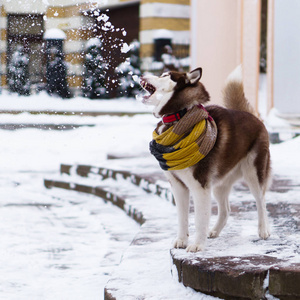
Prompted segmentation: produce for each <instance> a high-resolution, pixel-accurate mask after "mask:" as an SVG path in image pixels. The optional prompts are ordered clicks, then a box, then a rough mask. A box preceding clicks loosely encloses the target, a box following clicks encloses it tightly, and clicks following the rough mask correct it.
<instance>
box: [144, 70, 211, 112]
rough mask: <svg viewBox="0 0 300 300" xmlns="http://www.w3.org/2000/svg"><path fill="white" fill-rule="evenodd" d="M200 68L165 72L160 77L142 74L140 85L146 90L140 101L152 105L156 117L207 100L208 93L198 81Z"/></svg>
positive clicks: (188, 107) (200, 73)
mask: <svg viewBox="0 0 300 300" xmlns="http://www.w3.org/2000/svg"><path fill="white" fill-rule="evenodd" d="M201 76H202V69H201V68H197V69H195V70H193V71H191V72H189V73H182V72H175V71H171V72H167V73H163V74H162V75H161V76H160V77H157V76H153V75H146V76H143V77H142V78H141V80H140V85H141V86H142V88H143V89H144V90H145V91H146V94H145V95H144V96H143V98H142V102H143V103H144V104H147V105H153V106H154V110H153V113H154V115H155V116H156V117H158V118H159V117H162V116H163V115H167V114H171V113H175V112H177V111H179V110H181V109H184V108H187V109H190V108H192V107H193V106H195V105H198V104H203V103H205V102H207V101H209V94H208V93H207V91H206V89H205V88H204V86H203V84H202V83H200V82H199V80H200V78H201Z"/></svg>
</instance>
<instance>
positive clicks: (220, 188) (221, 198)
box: [209, 166, 242, 238]
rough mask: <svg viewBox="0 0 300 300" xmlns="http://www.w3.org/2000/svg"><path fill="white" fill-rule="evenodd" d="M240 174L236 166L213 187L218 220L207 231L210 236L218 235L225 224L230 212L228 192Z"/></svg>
mask: <svg viewBox="0 0 300 300" xmlns="http://www.w3.org/2000/svg"><path fill="white" fill-rule="evenodd" d="M241 176H242V173H241V170H240V168H239V166H237V167H236V169H235V170H233V171H232V172H231V173H230V174H228V175H227V176H226V177H225V178H224V179H223V180H222V181H221V183H220V184H218V185H217V186H215V187H214V189H213V193H214V196H215V199H216V200H217V202H218V220H217V223H216V224H215V226H214V227H213V229H212V230H211V231H210V233H209V237H210V238H216V237H218V236H219V234H220V232H221V231H222V229H223V228H224V226H225V225H226V223H227V220H228V217H229V213H230V204H229V194H230V191H231V187H232V185H233V184H234V182H235V181H236V180H238V179H239V178H240V177H241Z"/></svg>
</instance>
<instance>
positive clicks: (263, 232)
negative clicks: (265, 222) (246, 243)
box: [258, 227, 271, 240]
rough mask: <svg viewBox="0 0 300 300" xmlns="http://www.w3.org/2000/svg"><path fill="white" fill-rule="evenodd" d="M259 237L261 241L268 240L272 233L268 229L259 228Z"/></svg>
mask: <svg viewBox="0 0 300 300" xmlns="http://www.w3.org/2000/svg"><path fill="white" fill-rule="evenodd" d="M258 235H259V237H260V238H261V239H263V240H266V239H267V238H268V237H269V236H270V235H271V233H270V230H269V228H268V227H266V228H259V230H258Z"/></svg>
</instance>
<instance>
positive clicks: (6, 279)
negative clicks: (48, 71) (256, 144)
mask: <svg viewBox="0 0 300 300" xmlns="http://www.w3.org/2000/svg"><path fill="white" fill-rule="evenodd" d="M1 110H2V111H3V110H17V111H25V110H41V111H44V110H52V111H64V110H66V111H72V110H73V111H82V112H84V111H110V112H112V111H119V112H122V111H127V112H130V111H139V112H142V111H149V109H148V108H144V107H143V106H142V105H141V104H140V103H138V102H136V101H135V100H125V99H123V100H112V101H91V100H87V99H83V98H76V99H71V100H61V99H57V98H50V97H49V96H47V95H46V94H43V93H42V94H39V95H33V96H30V97H18V96H14V95H8V94H7V93H6V92H3V93H2V95H0V111H1ZM0 116H1V121H0V123H1V124H4V123H11V124H13V123H18V124H24V123H25V124H26V123H27V124H32V123H41V124H43V123H47V124H66V123H72V124H94V125H95V126H93V127H80V128H78V129H74V130H66V131H56V130H48V131H46V130H40V129H32V128H31V129H26V128H25V129H20V130H15V131H8V130H0V140H1V147H0V220H1V221H0V232H1V243H0V253H1V256H0V265H1V268H0V276H1V281H0V299H54V298H55V299H101V298H102V297H103V287H104V285H105V283H106V281H107V280H108V278H109V276H110V274H111V272H112V271H113V268H114V266H115V265H116V264H118V262H119V261H120V258H121V255H122V253H123V251H124V250H125V249H126V247H128V245H129V243H130V242H131V240H132V239H133V237H134V236H135V234H136V233H137V232H138V230H139V227H138V225H136V224H135V223H134V222H133V221H132V220H131V219H129V218H128V217H127V216H126V215H125V214H124V213H123V212H122V211H119V210H118V209H117V208H115V207H113V206H111V205H109V204H105V203H104V202H102V201H101V200H100V199H99V198H95V197H93V196H89V195H82V194H77V193H71V192H67V191H62V190H47V189H45V188H44V186H43V179H44V178H45V177H47V176H49V175H51V174H55V173H56V172H57V171H58V169H59V165H60V163H68V164H77V163H80V164H91V165H96V166H101V165H103V164H105V165H107V163H108V162H107V154H111V153H113V154H116V155H124V154H125V155H131V154H136V155H140V156H142V155H143V154H144V153H147V152H148V143H149V140H150V139H151V134H152V130H153V128H154V126H155V124H156V121H157V120H155V118H154V117H153V116H152V115H151V114H144V115H141V114H138V115H136V116H133V117H129V116H121V117H117V116H98V117H89V116H84V117H80V116H72V115H71V116H59V115H32V114H29V113H26V112H24V113H21V114H18V115H13V114H1V115H0ZM299 150H300V137H298V138H295V139H293V140H289V141H286V142H284V143H282V144H278V145H271V154H272V161H273V172H274V174H275V175H278V176H280V177H284V178H287V179H291V180H293V181H295V182H297V183H300V173H299V170H300V159H299ZM145 159H146V158H145ZM154 163H155V162H154ZM114 164H116V162H114ZM133 167H134V166H133ZM298 192H299V191H298ZM272 198H273V196H272V195H271V196H269V197H267V201H269V202H270V201H273V200H272ZM298 199H299V198H298V195H297V192H293V191H290V192H289V194H288V197H287V200H289V201H294V202H297V203H299V200H298ZM281 200H282V197H281ZM116 220H117V221H116ZM165 280H166V283H165V285H163V284H162V285H161V286H162V287H164V288H165V286H171V283H170V282H172V284H174V281H173V279H172V278H171V276H170V278H169V277H168V278H165ZM182 288H184V287H182ZM188 292H189V293H190V294H189V295H192V294H193V293H192V292H191V291H190V290H189V291H188ZM199 297H200V295H199ZM200 299H201V298H200Z"/></svg>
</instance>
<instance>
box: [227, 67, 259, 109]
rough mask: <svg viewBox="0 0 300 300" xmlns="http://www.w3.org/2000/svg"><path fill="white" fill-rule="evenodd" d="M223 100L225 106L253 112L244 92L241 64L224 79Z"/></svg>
mask: <svg viewBox="0 0 300 300" xmlns="http://www.w3.org/2000/svg"><path fill="white" fill-rule="evenodd" d="M223 100H224V105H225V107H227V108H229V109H235V110H240V111H246V112H249V113H251V114H255V111H254V109H253V108H252V106H251V105H250V103H249V102H248V100H247V99H246V97H245V94H244V86H243V75H242V66H241V65H239V66H238V67H237V68H236V69H234V70H233V71H232V72H231V73H230V74H229V76H228V78H227V80H226V85H225V87H224V89H223Z"/></svg>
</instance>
